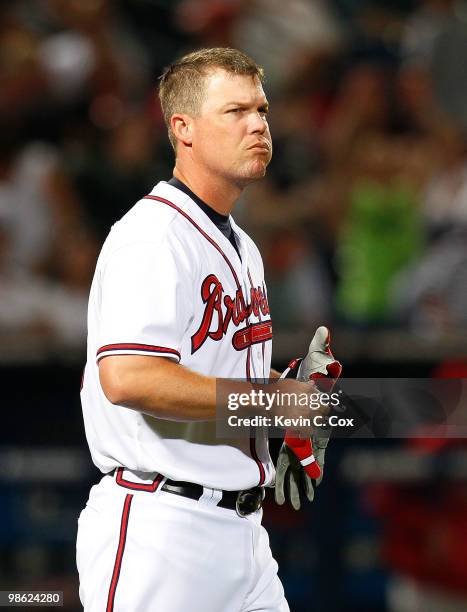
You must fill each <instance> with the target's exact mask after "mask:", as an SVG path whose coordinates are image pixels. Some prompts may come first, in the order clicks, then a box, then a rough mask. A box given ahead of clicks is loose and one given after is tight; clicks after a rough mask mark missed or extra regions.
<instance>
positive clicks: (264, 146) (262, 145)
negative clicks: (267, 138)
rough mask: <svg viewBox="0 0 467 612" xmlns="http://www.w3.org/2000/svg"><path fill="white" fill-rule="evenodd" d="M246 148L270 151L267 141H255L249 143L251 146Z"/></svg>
mask: <svg viewBox="0 0 467 612" xmlns="http://www.w3.org/2000/svg"><path fill="white" fill-rule="evenodd" d="M248 150H249V151H251V150H255V151H264V152H265V153H269V152H270V151H271V147H270V146H269V144H268V143H267V142H256V143H255V144H253V145H251V147H248Z"/></svg>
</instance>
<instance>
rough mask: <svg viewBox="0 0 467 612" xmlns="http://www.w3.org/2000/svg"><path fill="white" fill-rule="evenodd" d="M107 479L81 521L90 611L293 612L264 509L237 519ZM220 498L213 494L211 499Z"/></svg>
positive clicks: (205, 499) (80, 558)
mask: <svg viewBox="0 0 467 612" xmlns="http://www.w3.org/2000/svg"><path fill="white" fill-rule="evenodd" d="M205 491H206V494H205V495H203V496H202V497H201V499H200V500H199V501H196V500H192V499H189V498H186V497H181V496H179V495H174V494H172V493H168V492H165V491H160V490H157V491H156V492H148V491H137V490H129V489H126V488H124V487H122V486H120V485H119V484H117V483H116V482H115V479H114V478H113V477H112V476H104V477H103V478H102V480H101V481H100V483H99V484H97V485H95V486H94V487H93V488H92V489H91V493H90V496H89V500H88V503H87V505H86V507H85V509H84V510H83V511H82V512H81V515H80V517H79V520H78V538H77V565H78V571H79V577H80V590H79V592H80V598H81V602H82V604H83V606H84V610H85V612H104V611H105V612H253V611H255V612H289V606H288V604H287V602H286V600H285V598H284V590H283V588H282V584H281V582H280V580H279V578H278V576H277V563H276V561H275V560H274V559H273V557H272V554H271V549H270V547H269V539H268V535H267V533H266V530H265V529H264V528H263V527H262V526H261V516H262V511H261V510H259V511H258V512H255V513H253V514H251V515H249V516H247V517H239V516H238V515H237V514H236V512H235V510H228V509H225V508H219V507H217V506H216V505H213V496H212V489H207V490H205ZM214 498H215V495H214Z"/></svg>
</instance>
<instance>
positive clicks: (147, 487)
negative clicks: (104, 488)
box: [115, 467, 163, 493]
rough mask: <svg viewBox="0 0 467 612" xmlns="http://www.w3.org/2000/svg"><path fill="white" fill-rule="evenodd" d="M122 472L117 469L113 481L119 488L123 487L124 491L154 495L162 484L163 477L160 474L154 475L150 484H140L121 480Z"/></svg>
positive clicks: (121, 469)
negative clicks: (129, 490) (132, 490)
mask: <svg viewBox="0 0 467 612" xmlns="http://www.w3.org/2000/svg"><path fill="white" fill-rule="evenodd" d="M123 470H124V468H122V467H119V468H117V477H116V478H115V481H116V483H117V484H118V485H120V486H121V487H125V489H134V490H135V491H148V492H149V493H154V491H157V487H158V486H159V485H160V483H161V482H162V479H163V476H162V475H161V474H156V477H155V478H154V480H153V481H152V482H151V484H142V483H140V482H131V480H125V478H123Z"/></svg>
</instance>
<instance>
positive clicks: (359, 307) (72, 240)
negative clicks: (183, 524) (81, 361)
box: [0, 0, 467, 347]
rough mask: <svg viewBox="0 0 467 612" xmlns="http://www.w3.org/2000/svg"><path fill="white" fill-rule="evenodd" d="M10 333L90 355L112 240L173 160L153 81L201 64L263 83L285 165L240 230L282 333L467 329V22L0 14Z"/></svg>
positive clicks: (265, 3)
mask: <svg viewBox="0 0 467 612" xmlns="http://www.w3.org/2000/svg"><path fill="white" fill-rule="evenodd" d="M0 18H1V19H0V80H1V84H2V85H1V87H0V130H1V140H0V143H1V144H0V295H1V299H0V333H1V334H2V337H4V338H6V337H8V336H10V337H11V338H12V337H15V338H17V337H18V334H19V335H22V336H23V337H26V338H28V339H30V338H33V337H34V338H39V339H42V340H43V341H46V342H51V341H54V340H56V341H59V342H60V343H65V344H66V345H68V346H70V347H82V346H83V344H84V339H85V334H86V321H85V318H86V303H87V294H88V289H89V284H90V280H91V277H92V273H93V269H94V264H95V259H96V256H97V253H98V251H99V248H100V245H101V244H102V241H103V240H104V238H105V236H106V234H107V232H108V231H109V229H110V227H111V225H112V224H113V223H114V222H115V221H116V220H117V219H118V218H119V217H121V216H122V214H123V213H124V212H125V211H126V210H127V209H128V208H129V207H130V206H131V205H132V204H133V203H134V202H135V201H136V200H138V199H139V198H140V197H142V196H143V195H145V194H146V193H147V192H148V190H150V189H151V187H152V186H153V185H154V184H155V183H156V182H157V181H159V180H168V179H169V178H170V176H171V172H172V167H173V159H172V153H171V150H170V147H169V144H168V141H167V137H166V130H165V127H164V124H163V120H162V116H161V112H160V109H159V105H158V101H157V97H156V95H155V94H156V87H157V77H158V75H160V74H161V72H162V70H163V68H164V66H166V65H167V64H168V63H169V62H170V61H172V60H173V59H174V58H175V57H177V56H179V55H181V54H183V53H184V52H187V51H189V50H191V49H193V48H196V47H200V46H234V47H238V48H240V49H243V50H245V51H246V52H248V53H249V54H251V56H252V57H253V58H255V59H256V60H257V61H258V62H259V63H260V64H262V65H263V66H264V68H265V70H266V75H267V82H266V92H267V95H268V98H269V100H270V103H271V107H272V112H271V118H270V123H271V131H272V135H273V139H274V156H273V161H272V162H271V166H270V170H269V172H268V176H267V178H266V179H265V180H264V181H261V182H259V183H257V184H254V185H252V186H251V187H249V188H248V189H247V191H246V192H245V195H244V196H243V197H242V200H241V202H240V203H239V205H238V208H237V209H236V211H235V213H234V216H235V217H236V219H237V221H238V222H239V223H240V224H241V225H243V226H244V227H245V228H246V229H247V230H248V231H249V232H250V233H251V234H252V235H253V236H254V238H255V239H256V241H257V242H258V244H259V246H260V249H261V250H262V253H263V256H264V259H265V264H266V270H267V278H268V287H269V301H270V305H271V309H272V317H273V320H274V322H275V329H276V330H277V329H279V330H281V329H290V328H293V327H296V328H299V329H300V328H303V327H304V326H306V327H308V326H309V327H311V326H313V325H314V324H316V323H328V324H331V325H342V326H349V327H351V328H353V329H357V330H361V329H365V330H367V329H373V328H381V327H384V328H392V327H395V328H403V329H408V330H410V332H411V333H416V334H422V335H427V336H430V337H442V336H443V334H446V333H453V332H454V333H455V332H456V331H457V330H460V329H462V328H464V329H465V328H467V290H466V286H467V265H466V264H467V147H466V144H467V140H466V134H467V131H466V130H467V64H466V63H465V62H464V61H463V55H464V53H465V52H466V51H467V4H466V3H465V2H461V1H454V0H420V1H416V0H412V1H409V0H406V1H402V0H399V1H398V2H389V1H387V2H384V1H382V0H379V1H376V0H373V1H366V0H334V1H333V2H331V1H329V0H328V1H324V0H322V1H321V0H288V1H287V2H284V1H282V0H248V1H246V0H176V1H175V0H15V2H9V1H8V0H3V1H1V2H0Z"/></svg>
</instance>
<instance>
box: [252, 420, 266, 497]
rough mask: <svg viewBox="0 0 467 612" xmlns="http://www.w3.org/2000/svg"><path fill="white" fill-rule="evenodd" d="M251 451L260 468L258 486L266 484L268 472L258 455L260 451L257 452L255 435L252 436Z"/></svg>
mask: <svg viewBox="0 0 467 612" xmlns="http://www.w3.org/2000/svg"><path fill="white" fill-rule="evenodd" d="M253 431H254V428H253ZM250 453H251V456H252V457H253V459H254V460H255V462H256V465H257V466H258V469H259V483H258V486H259V487H260V486H261V485H263V484H264V481H265V480H266V473H265V471H264V465H263V464H262V462H261V461H260V459H259V457H258V453H257V452H256V438H254V437H251V438H250Z"/></svg>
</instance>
